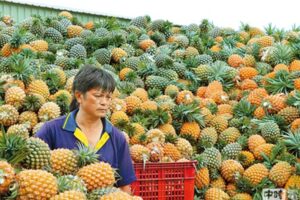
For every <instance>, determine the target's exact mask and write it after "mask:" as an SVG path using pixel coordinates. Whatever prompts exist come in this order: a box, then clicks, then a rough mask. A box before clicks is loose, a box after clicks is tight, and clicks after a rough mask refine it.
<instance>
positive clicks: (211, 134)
mask: <svg viewBox="0 0 300 200" xmlns="http://www.w3.org/2000/svg"><path fill="white" fill-rule="evenodd" d="M203 138H210V141H211V142H212V144H216V142H217V140H218V133H217V131H216V129H215V128H214V127H207V128H204V129H203V130H202V131H201V134H200V138H199V139H200V140H202V139H203Z"/></svg>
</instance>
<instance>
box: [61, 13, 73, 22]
mask: <svg viewBox="0 0 300 200" xmlns="http://www.w3.org/2000/svg"><path fill="white" fill-rule="evenodd" d="M58 15H59V16H63V17H66V18H68V19H69V20H71V19H72V18H73V15H72V14H71V13H70V12H68V11H61V12H60V13H59V14H58Z"/></svg>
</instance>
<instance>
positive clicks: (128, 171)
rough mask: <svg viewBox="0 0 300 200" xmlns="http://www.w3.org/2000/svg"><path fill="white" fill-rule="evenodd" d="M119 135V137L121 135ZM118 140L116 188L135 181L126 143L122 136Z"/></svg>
mask: <svg viewBox="0 0 300 200" xmlns="http://www.w3.org/2000/svg"><path fill="white" fill-rule="evenodd" d="M119 134H120V135H121V134H122V133H119ZM120 140H121V141H120V143H119V147H118V151H119V152H118V161H119V163H118V166H119V170H118V173H119V176H120V177H119V180H118V181H117V186H118V187H121V186H125V185H129V184H131V183H132V182H134V181H135V180H136V176H135V171H134V168H133V164H132V160H131V156H130V151H129V146H128V143H127V142H126V139H125V137H124V136H123V135H121V137H120Z"/></svg>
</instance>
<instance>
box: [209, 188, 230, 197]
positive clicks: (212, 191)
mask: <svg viewBox="0 0 300 200" xmlns="http://www.w3.org/2000/svg"><path fill="white" fill-rule="evenodd" d="M229 199H230V197H229V196H228V194H227V193H226V192H224V191H223V190H221V189H219V188H209V189H208V190H207V191H206V193H205V200H229Z"/></svg>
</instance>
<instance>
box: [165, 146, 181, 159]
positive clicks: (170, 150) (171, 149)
mask: <svg viewBox="0 0 300 200" xmlns="http://www.w3.org/2000/svg"><path fill="white" fill-rule="evenodd" d="M164 155H165V156H167V157H170V158H171V159H172V160H174V161H177V160H179V159H180V158H181V157H182V155H181V154H180V151H179V150H178V149H177V148H176V146H175V145H174V144H171V143H166V144H164Z"/></svg>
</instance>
